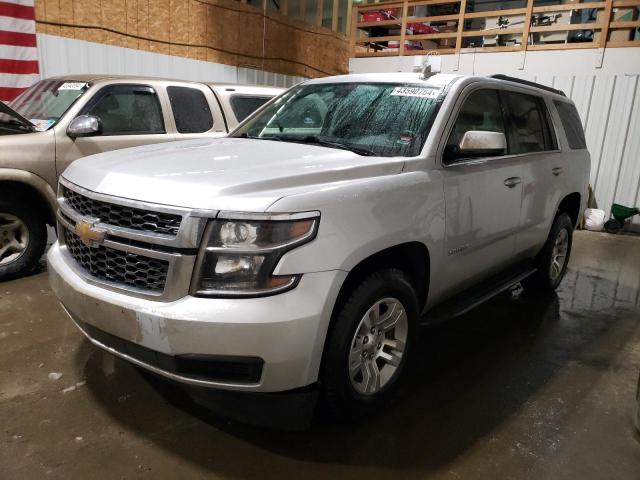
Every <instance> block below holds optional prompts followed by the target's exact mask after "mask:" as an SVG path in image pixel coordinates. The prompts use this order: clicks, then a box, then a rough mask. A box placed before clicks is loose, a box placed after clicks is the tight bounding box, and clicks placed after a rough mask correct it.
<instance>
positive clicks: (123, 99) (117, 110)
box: [56, 84, 173, 175]
mask: <svg viewBox="0 0 640 480" xmlns="http://www.w3.org/2000/svg"><path fill="white" fill-rule="evenodd" d="M80 115H92V116H95V117H97V118H99V119H100V123H101V125H102V131H101V133H99V134H96V135H93V136H90V137H78V138H70V137H69V136H67V134H66V131H59V132H57V134H56V170H57V173H58V175H60V174H61V173H62V172H63V171H64V170H65V169H66V168H67V167H68V166H69V164H70V163H71V162H73V161H74V160H76V159H78V158H80V157H85V156H87V155H93V154H95V153H101V152H107V151H110V150H117V149H120V148H127V147H136V146H139V145H146V144H151V143H160V142H166V141H170V140H173V135H171V134H168V133H167V129H166V125H167V122H166V119H165V116H164V113H163V109H162V104H161V102H160V99H159V97H158V94H157V92H156V91H155V89H154V88H153V87H150V86H148V85H134V84H116V85H109V86H107V87H104V88H102V89H101V90H99V91H98V92H97V93H96V94H95V95H94V96H93V98H91V100H89V102H88V103H87V105H86V106H85V107H84V108H83V109H82V111H81V112H80Z"/></svg>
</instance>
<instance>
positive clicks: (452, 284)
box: [439, 88, 522, 295]
mask: <svg viewBox="0 0 640 480" xmlns="http://www.w3.org/2000/svg"><path fill="white" fill-rule="evenodd" d="M465 93H466V92H465ZM462 101H463V103H462V106H461V107H460V109H459V112H458V114H457V117H456V119H455V123H454V124H453V127H452V128H451V130H450V133H449V134H448V139H447V142H446V143H447V145H446V146H445V148H444V155H443V169H442V172H443V176H444V197H445V211H446V218H445V232H446V238H445V252H444V253H445V255H446V256H447V264H446V269H445V274H444V278H441V279H439V282H440V284H441V285H442V293H443V295H451V294H453V293H456V291H459V290H461V289H463V288H465V287H468V286H471V285H474V284H475V283H478V281H480V280H483V279H485V278H487V277H489V276H491V275H492V274H494V273H497V272H499V271H500V270H502V269H504V268H505V267H506V266H508V265H509V264H510V263H511V262H513V256H514V249H515V241H516V235H517V233H518V228H519V223H520V202H521V198H522V184H521V176H522V167H521V162H520V158H518V157H514V156H510V155H509V154H508V152H507V151H505V152H503V154H501V155H494V156H487V157H480V158H454V159H451V158H448V155H447V151H450V150H451V149H452V148H455V145H457V143H459V141H460V139H461V138H462V136H463V135H464V133H465V132H467V131H491V132H499V133H505V134H506V119H505V118H504V113H503V108H502V102H501V99H500V95H499V92H498V91H497V90H495V89H489V88H482V89H476V90H473V91H471V92H470V93H467V94H466V96H463V100H462Z"/></svg>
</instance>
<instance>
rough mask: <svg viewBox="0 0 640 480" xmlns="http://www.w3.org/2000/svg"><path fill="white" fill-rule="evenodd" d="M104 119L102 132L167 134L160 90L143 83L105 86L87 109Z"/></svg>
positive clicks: (112, 133)
mask: <svg viewBox="0 0 640 480" xmlns="http://www.w3.org/2000/svg"><path fill="white" fill-rule="evenodd" d="M84 113H86V114H88V115H93V116H95V117H98V118H99V119H100V120H101V121H102V135H148V134H154V133H165V129H164V120H163V118H162V108H161V107H160V102H159V101H158V96H157V95H156V92H155V90H154V89H153V88H151V87H146V86H143V85H114V86H111V87H106V88H104V89H102V90H101V91H100V92H99V93H98V95H97V97H96V98H94V99H93V101H92V102H91V103H90V104H89V105H88V108H87V110H86V111H85V112H84Z"/></svg>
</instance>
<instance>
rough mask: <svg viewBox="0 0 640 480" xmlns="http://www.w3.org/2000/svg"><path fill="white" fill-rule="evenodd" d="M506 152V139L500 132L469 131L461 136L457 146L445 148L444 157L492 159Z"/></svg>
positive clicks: (451, 158) (453, 158) (452, 158)
mask: <svg viewBox="0 0 640 480" xmlns="http://www.w3.org/2000/svg"><path fill="white" fill-rule="evenodd" d="M506 151H507V138H506V137H505V135H504V133H501V132H485V131H480V130H469V131H467V132H465V134H464V135H463V136H462V140H460V143H459V144H458V145H450V146H448V148H447V151H446V152H445V153H446V157H447V159H449V160H455V159H456V158H476V157H492V156H497V155H504V153H505V152H506Z"/></svg>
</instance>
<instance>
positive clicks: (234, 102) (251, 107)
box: [229, 95, 272, 122]
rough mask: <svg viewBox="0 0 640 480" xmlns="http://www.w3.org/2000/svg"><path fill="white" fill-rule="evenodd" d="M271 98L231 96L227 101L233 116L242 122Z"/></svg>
mask: <svg viewBox="0 0 640 480" xmlns="http://www.w3.org/2000/svg"><path fill="white" fill-rule="evenodd" d="M271 98H272V97H258V96H255V95H233V96H232V97H231V99H230V100H229V101H230V102H231V108H232V109H233V114H234V115H235V116H236V118H237V119H238V122H242V121H243V120H244V119H245V118H247V117H248V116H249V115H251V114H252V113H253V112H255V111H256V110H257V109H259V108H260V107H261V106H262V105H264V104H265V103H267V102H268V101H269V100H271Z"/></svg>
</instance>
